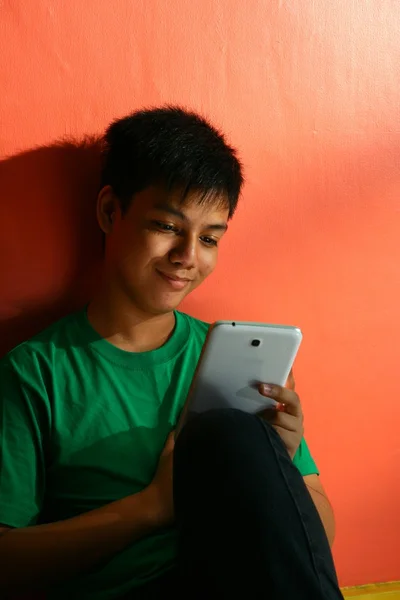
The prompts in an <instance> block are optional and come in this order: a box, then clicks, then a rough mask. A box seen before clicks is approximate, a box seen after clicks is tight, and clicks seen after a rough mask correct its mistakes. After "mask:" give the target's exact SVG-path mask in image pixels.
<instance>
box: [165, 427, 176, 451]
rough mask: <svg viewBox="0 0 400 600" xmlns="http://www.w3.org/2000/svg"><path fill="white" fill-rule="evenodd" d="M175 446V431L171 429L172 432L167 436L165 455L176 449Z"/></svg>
mask: <svg viewBox="0 0 400 600" xmlns="http://www.w3.org/2000/svg"><path fill="white" fill-rule="evenodd" d="M174 446H175V431H171V433H170V434H169V436H168V437H167V440H166V442H165V445H164V450H163V452H162V453H163V454H164V455H165V454H169V453H170V452H172V450H173V449H174Z"/></svg>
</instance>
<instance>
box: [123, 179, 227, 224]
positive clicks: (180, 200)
mask: <svg viewBox="0 0 400 600" xmlns="http://www.w3.org/2000/svg"><path fill="white" fill-rule="evenodd" d="M131 208H133V209H134V211H135V212H136V213H137V212H141V213H145V212H146V213H147V212H149V211H157V210H158V211H165V212H168V210H171V211H173V210H174V211H176V213H177V216H178V213H182V215H184V216H185V218H187V219H189V220H201V219H203V220H207V221H209V220H210V218H211V219H218V220H225V221H227V220H228V214H229V202H228V198H227V197H226V196H225V195H223V194H218V193H214V192H211V193H208V194H205V193H204V192H202V191H197V190H191V191H189V192H188V193H187V194H186V195H184V193H183V192H182V190H179V189H174V190H167V189H163V188H161V187H149V188H147V189H145V190H143V191H142V192H139V193H138V194H136V195H135V197H134V198H133V200H132V203H131Z"/></svg>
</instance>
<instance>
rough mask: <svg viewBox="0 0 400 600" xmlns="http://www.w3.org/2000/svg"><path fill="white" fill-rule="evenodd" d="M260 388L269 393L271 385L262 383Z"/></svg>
mask: <svg viewBox="0 0 400 600" xmlns="http://www.w3.org/2000/svg"><path fill="white" fill-rule="evenodd" d="M262 389H263V392H264V393H265V394H271V392H272V387H271V386H270V385H268V383H263V386H262Z"/></svg>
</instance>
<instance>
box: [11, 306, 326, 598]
mask: <svg viewBox="0 0 400 600" xmlns="http://www.w3.org/2000/svg"><path fill="white" fill-rule="evenodd" d="M175 315H176V326H175V329H174V332H173V334H172V336H171V337H170V339H169V340H168V341H167V342H166V343H165V344H164V346H162V347H161V348H158V349H157V350H153V351H151V352H143V353H132V352H126V351H123V350H120V349H119V348H117V347H115V346H113V345H111V344H109V343H108V342H107V341H105V340H104V339H102V338H101V337H100V336H99V335H98V334H97V333H96V332H95V331H94V330H93V328H92V327H91V326H90V324H89V322H88V320H87V316H86V311H81V312H78V313H74V314H72V315H69V316H68V317H66V318H64V319H62V320H61V321H59V322H57V323H55V324H54V325H52V326H51V327H49V328H48V329H46V330H45V331H43V332H42V333H40V334H39V335H37V336H35V337H34V338H33V339H31V340H29V341H27V342H25V343H23V344H21V345H20V346H18V347H17V348H15V349H14V350H13V351H11V352H10V353H9V354H8V355H7V356H6V357H5V358H3V359H2V360H1V361H0V403H1V407H0V523H2V524H4V525H8V526H11V527H26V526H29V525H35V524H37V523H48V522H53V521H56V520H62V519H67V518H69V517H73V516H75V515H79V514H81V513H84V512H87V511H89V510H92V509H95V508H98V507H100V506H103V505H105V504H107V503H110V502H113V501H114V500H117V499H119V498H123V497H125V496H128V495H130V494H134V493H136V492H138V491H140V490H142V489H143V488H144V487H145V486H147V485H148V484H149V483H150V481H151V480H152V478H153V475H154V473H155V470H156V467H157V464H158V459H159V456H160V453H161V451H162V449H163V446H164V443H165V440H166V438H167V435H168V433H169V432H170V431H171V429H173V428H174V427H175V425H176V423H177V419H178V417H179V414H180V411H181V409H182V407H183V404H184V402H185V399H186V395H187V392H188V389H189V385H190V383H191V380H192V377H193V374H194V370H195V368H196V364H197V362H198V359H199V356H200V352H201V349H202V346H203V343H204V340H205V336H206V333H207V330H208V325H207V324H206V323H203V322H201V321H198V320H197V319H194V318H192V317H189V316H188V315H185V314H183V313H179V312H176V313H175ZM294 462H295V464H296V465H297V467H298V468H299V470H300V472H301V473H302V474H303V475H307V474H311V473H316V472H317V469H316V466H315V463H314V461H313V459H312V458H311V455H310V453H309V450H308V448H307V445H306V443H305V441H304V440H303V442H302V444H301V446H300V448H299V451H298V453H297V455H296V457H295V460H294ZM175 556H176V532H175V530H174V528H169V529H164V530H162V531H159V532H157V533H155V534H153V535H151V536H149V537H146V538H144V539H142V540H140V541H138V542H135V543H134V544H132V545H131V546H129V547H128V548H127V549H126V550H124V551H123V552H120V553H119V554H117V555H116V556H115V557H114V558H112V559H111V560H109V561H107V562H106V563H105V564H102V565H101V566H100V567H99V568H96V569H93V570H92V571H90V572H89V573H86V574H84V575H82V576H80V577H78V578H76V579H74V580H72V581H70V582H69V583H68V585H65V584H63V585H62V586H60V588H57V589H56V590H54V592H53V591H51V593H50V596H49V597H51V598H53V597H54V598H57V599H58V600H62V599H63V598H71V597H73V598H74V599H75V600H81V599H85V600H90V599H96V600H103V599H112V598H117V597H118V596H121V595H123V594H124V593H127V592H128V591H129V590H130V589H132V588H134V587H135V586H138V585H142V584H144V583H146V582H147V581H150V580H151V579H154V578H155V577H157V576H159V575H160V574H161V573H163V572H164V571H166V570H168V569H169V568H170V567H171V566H172V565H173V564H174V560H175Z"/></svg>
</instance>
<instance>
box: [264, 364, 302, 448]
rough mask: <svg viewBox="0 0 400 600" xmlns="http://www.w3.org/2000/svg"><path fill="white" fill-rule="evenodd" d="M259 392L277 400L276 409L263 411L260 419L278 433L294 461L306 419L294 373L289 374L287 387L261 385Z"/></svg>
mask: <svg viewBox="0 0 400 600" xmlns="http://www.w3.org/2000/svg"><path fill="white" fill-rule="evenodd" d="M259 392H260V394H261V395H262V396H266V397H268V398H272V399H273V400H276V402H277V405H276V407H274V408H268V409H267V410H265V411H263V412H262V413H261V414H260V417H261V418H262V419H265V420H266V421H268V423H270V424H271V425H272V426H273V427H274V429H275V430H276V431H277V432H278V434H279V435H280V437H281V439H282V441H283V443H284V444H285V446H286V449H287V451H288V453H289V456H290V457H291V458H292V459H293V458H294V455H295V454H296V452H297V450H298V447H299V446H300V442H301V439H302V437H303V433H304V427H303V421H304V418H303V411H302V409H301V404H300V399H299V397H298V395H297V394H296V392H295V382H294V377H293V373H292V371H291V372H290V374H289V377H288V380H287V382H286V386H285V387H281V386H279V385H272V384H265V383H261V384H260V386H259Z"/></svg>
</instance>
